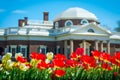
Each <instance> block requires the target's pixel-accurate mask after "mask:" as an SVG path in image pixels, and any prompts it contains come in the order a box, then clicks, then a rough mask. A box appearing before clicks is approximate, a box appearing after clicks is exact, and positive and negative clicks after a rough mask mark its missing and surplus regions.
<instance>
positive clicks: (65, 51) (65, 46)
mask: <svg viewBox="0 0 120 80" xmlns="http://www.w3.org/2000/svg"><path fill="white" fill-rule="evenodd" d="M64 55H65V56H66V57H67V40H65V41H64Z"/></svg>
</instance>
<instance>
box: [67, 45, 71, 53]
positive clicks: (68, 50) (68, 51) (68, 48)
mask: <svg viewBox="0 0 120 80" xmlns="http://www.w3.org/2000/svg"><path fill="white" fill-rule="evenodd" d="M67 54H70V46H67Z"/></svg>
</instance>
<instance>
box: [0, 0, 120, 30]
mask: <svg viewBox="0 0 120 80" xmlns="http://www.w3.org/2000/svg"><path fill="white" fill-rule="evenodd" d="M72 7H80V8H84V9H86V10H88V11H90V12H92V13H94V14H95V15H96V16H97V18H98V21H99V22H100V23H101V25H102V26H106V28H109V29H110V30H114V28H116V27H117V21H119V20H120V0H0V28H8V27H17V26H18V19H23V18H24V17H28V19H29V20H43V12H45V11H47V12H49V20H50V21H53V20H54V18H55V17H56V16H57V15H59V14H60V13H62V12H63V11H65V10H67V9H68V8H72Z"/></svg>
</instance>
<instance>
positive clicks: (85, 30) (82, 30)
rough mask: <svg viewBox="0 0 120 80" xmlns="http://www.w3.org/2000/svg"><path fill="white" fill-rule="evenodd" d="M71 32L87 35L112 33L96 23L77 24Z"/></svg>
mask: <svg viewBox="0 0 120 80" xmlns="http://www.w3.org/2000/svg"><path fill="white" fill-rule="evenodd" d="M77 27H78V28H76V29H75V30H74V31H73V32H71V34H86V35H110V34H111V32H110V31H108V30H106V29H104V28H102V27H100V26H99V25H96V24H86V25H83V26H77Z"/></svg>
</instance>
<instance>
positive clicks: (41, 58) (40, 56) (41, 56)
mask: <svg viewBox="0 0 120 80" xmlns="http://www.w3.org/2000/svg"><path fill="white" fill-rule="evenodd" d="M36 59H37V60H42V61H45V59H46V55H44V54H42V53H39V54H37V58H36Z"/></svg>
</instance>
